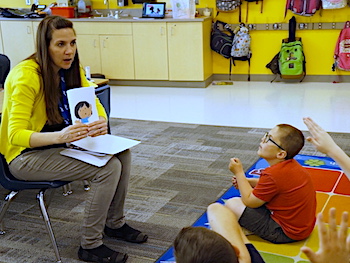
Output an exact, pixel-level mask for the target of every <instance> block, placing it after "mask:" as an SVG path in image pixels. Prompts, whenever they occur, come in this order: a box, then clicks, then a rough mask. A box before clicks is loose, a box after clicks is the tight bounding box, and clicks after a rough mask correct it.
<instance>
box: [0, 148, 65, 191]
mask: <svg viewBox="0 0 350 263" xmlns="http://www.w3.org/2000/svg"><path fill="white" fill-rule="evenodd" d="M68 183H70V182H68V181H24V180H19V179H17V178H15V177H14V176H13V175H12V174H11V172H10V170H9V167H8V165H7V162H6V160H5V157H4V156H3V155H2V154H0V184H1V185H2V186H3V187H4V188H5V189H7V190H11V191H20V190H26V189H49V188H58V187H61V186H63V185H65V184H68Z"/></svg>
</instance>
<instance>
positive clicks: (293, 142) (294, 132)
mask: <svg viewBox="0 0 350 263" xmlns="http://www.w3.org/2000/svg"><path fill="white" fill-rule="evenodd" d="M277 127H278V131H279V135H280V136H279V140H280V144H281V146H282V147H283V149H285V150H286V152H287V156H286V158H285V159H286V160H288V159H293V158H294V156H295V155H297V154H298V153H299V152H300V150H301V149H302V148H303V147H304V143H305V138H304V134H303V133H302V132H301V131H300V130H299V129H297V128H295V127H293V126H292V125H289V124H278V125H277Z"/></svg>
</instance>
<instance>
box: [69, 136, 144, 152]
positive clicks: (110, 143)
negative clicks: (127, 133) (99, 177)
mask: <svg viewBox="0 0 350 263" xmlns="http://www.w3.org/2000/svg"><path fill="white" fill-rule="evenodd" d="M139 143H140V141H135V140H132V139H127V138H123V137H119V136H115V135H111V134H104V135H100V136H96V137H86V138H83V139H81V140H79V141H75V142H72V144H73V145H75V146H78V147H80V148H83V149H85V150H88V151H93V152H99V153H107V154H116V153H119V152H122V151H125V150H127V149H129V148H131V147H133V146H135V145H137V144H139Z"/></svg>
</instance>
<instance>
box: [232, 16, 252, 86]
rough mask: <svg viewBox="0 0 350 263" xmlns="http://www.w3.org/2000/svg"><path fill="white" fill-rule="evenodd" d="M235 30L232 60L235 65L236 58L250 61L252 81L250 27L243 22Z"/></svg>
mask: <svg viewBox="0 0 350 263" xmlns="http://www.w3.org/2000/svg"><path fill="white" fill-rule="evenodd" d="M234 32H235V35H234V37H233V41H232V49H231V62H232V64H233V65H234V66H235V60H240V61H248V66H249V71H248V81H250V58H251V56H252V53H251V50H250V43H251V37H250V35H249V29H248V28H247V27H246V26H245V24H243V23H241V24H240V25H239V27H237V28H236V29H235V31H234ZM230 76H231V64H230Z"/></svg>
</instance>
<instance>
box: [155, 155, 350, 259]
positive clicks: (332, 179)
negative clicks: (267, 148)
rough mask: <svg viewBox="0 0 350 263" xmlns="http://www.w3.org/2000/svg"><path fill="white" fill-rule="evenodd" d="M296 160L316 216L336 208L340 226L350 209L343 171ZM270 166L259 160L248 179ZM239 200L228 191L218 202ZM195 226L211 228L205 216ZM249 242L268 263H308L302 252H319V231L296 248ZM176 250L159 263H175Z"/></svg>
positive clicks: (349, 186) (319, 160) (327, 162)
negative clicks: (311, 189) (308, 182)
mask: <svg viewBox="0 0 350 263" xmlns="http://www.w3.org/2000/svg"><path fill="white" fill-rule="evenodd" d="M295 159H296V160H297V161H298V162H299V163H300V164H301V165H302V166H304V167H305V168H306V169H308V171H309V173H310V175H311V177H312V180H313V183H314V186H315V190H316V191H317V213H319V212H323V211H328V210H329V208H331V207H336V208H337V222H338V224H339V223H340V217H341V213H342V212H343V211H348V210H349V207H350V181H349V180H348V179H347V178H346V176H345V174H344V173H343V172H342V171H341V169H340V167H339V166H338V164H337V163H336V162H334V161H333V160H332V159H331V158H328V157H318V156H309V155H297V156H296V157H295ZM267 166H268V164H267V162H266V161H265V160H264V159H259V160H258V161H257V162H256V163H255V164H254V165H253V166H252V167H251V168H250V169H249V170H248V171H247V172H246V176H247V177H258V176H259V173H260V170H261V169H264V168H266V167H267ZM234 196H239V191H238V190H236V189H235V188H234V187H231V188H229V189H228V190H227V191H226V192H225V193H224V194H223V195H222V196H221V197H220V198H219V199H218V200H217V202H220V203H223V202H224V200H225V199H228V198H231V197H234ZM324 218H325V222H328V212H327V213H324ZM193 225H194V226H204V227H208V219H207V215H206V213H204V214H203V215H202V216H201V217H200V218H199V219H198V220H197V221H196V222H195V223H194V224H193ZM248 238H249V240H250V241H251V242H252V243H253V244H254V246H255V247H256V248H257V249H258V250H259V252H260V253H261V255H262V257H263V258H264V260H265V261H266V262H267V263H275V262H276V263H277V262H278V263H304V262H309V261H307V258H306V257H305V255H304V254H303V253H301V252H300V248H301V247H302V246H304V245H306V246H309V247H311V248H312V249H314V250H315V251H316V250H317V249H318V233H317V227H316V228H315V229H314V231H313V232H312V234H311V235H310V237H309V238H308V239H306V240H303V241H300V242H296V243H293V244H282V245H281V244H280V245H275V244H272V243H269V242H267V241H265V240H262V239H261V238H259V237H257V236H254V235H251V236H248ZM173 252H174V251H173V247H171V248H169V249H168V250H167V251H166V252H165V253H164V254H163V255H162V256H161V257H160V258H159V259H158V260H157V261H156V263H166V262H167V263H170V262H175V258H174V255H173Z"/></svg>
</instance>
